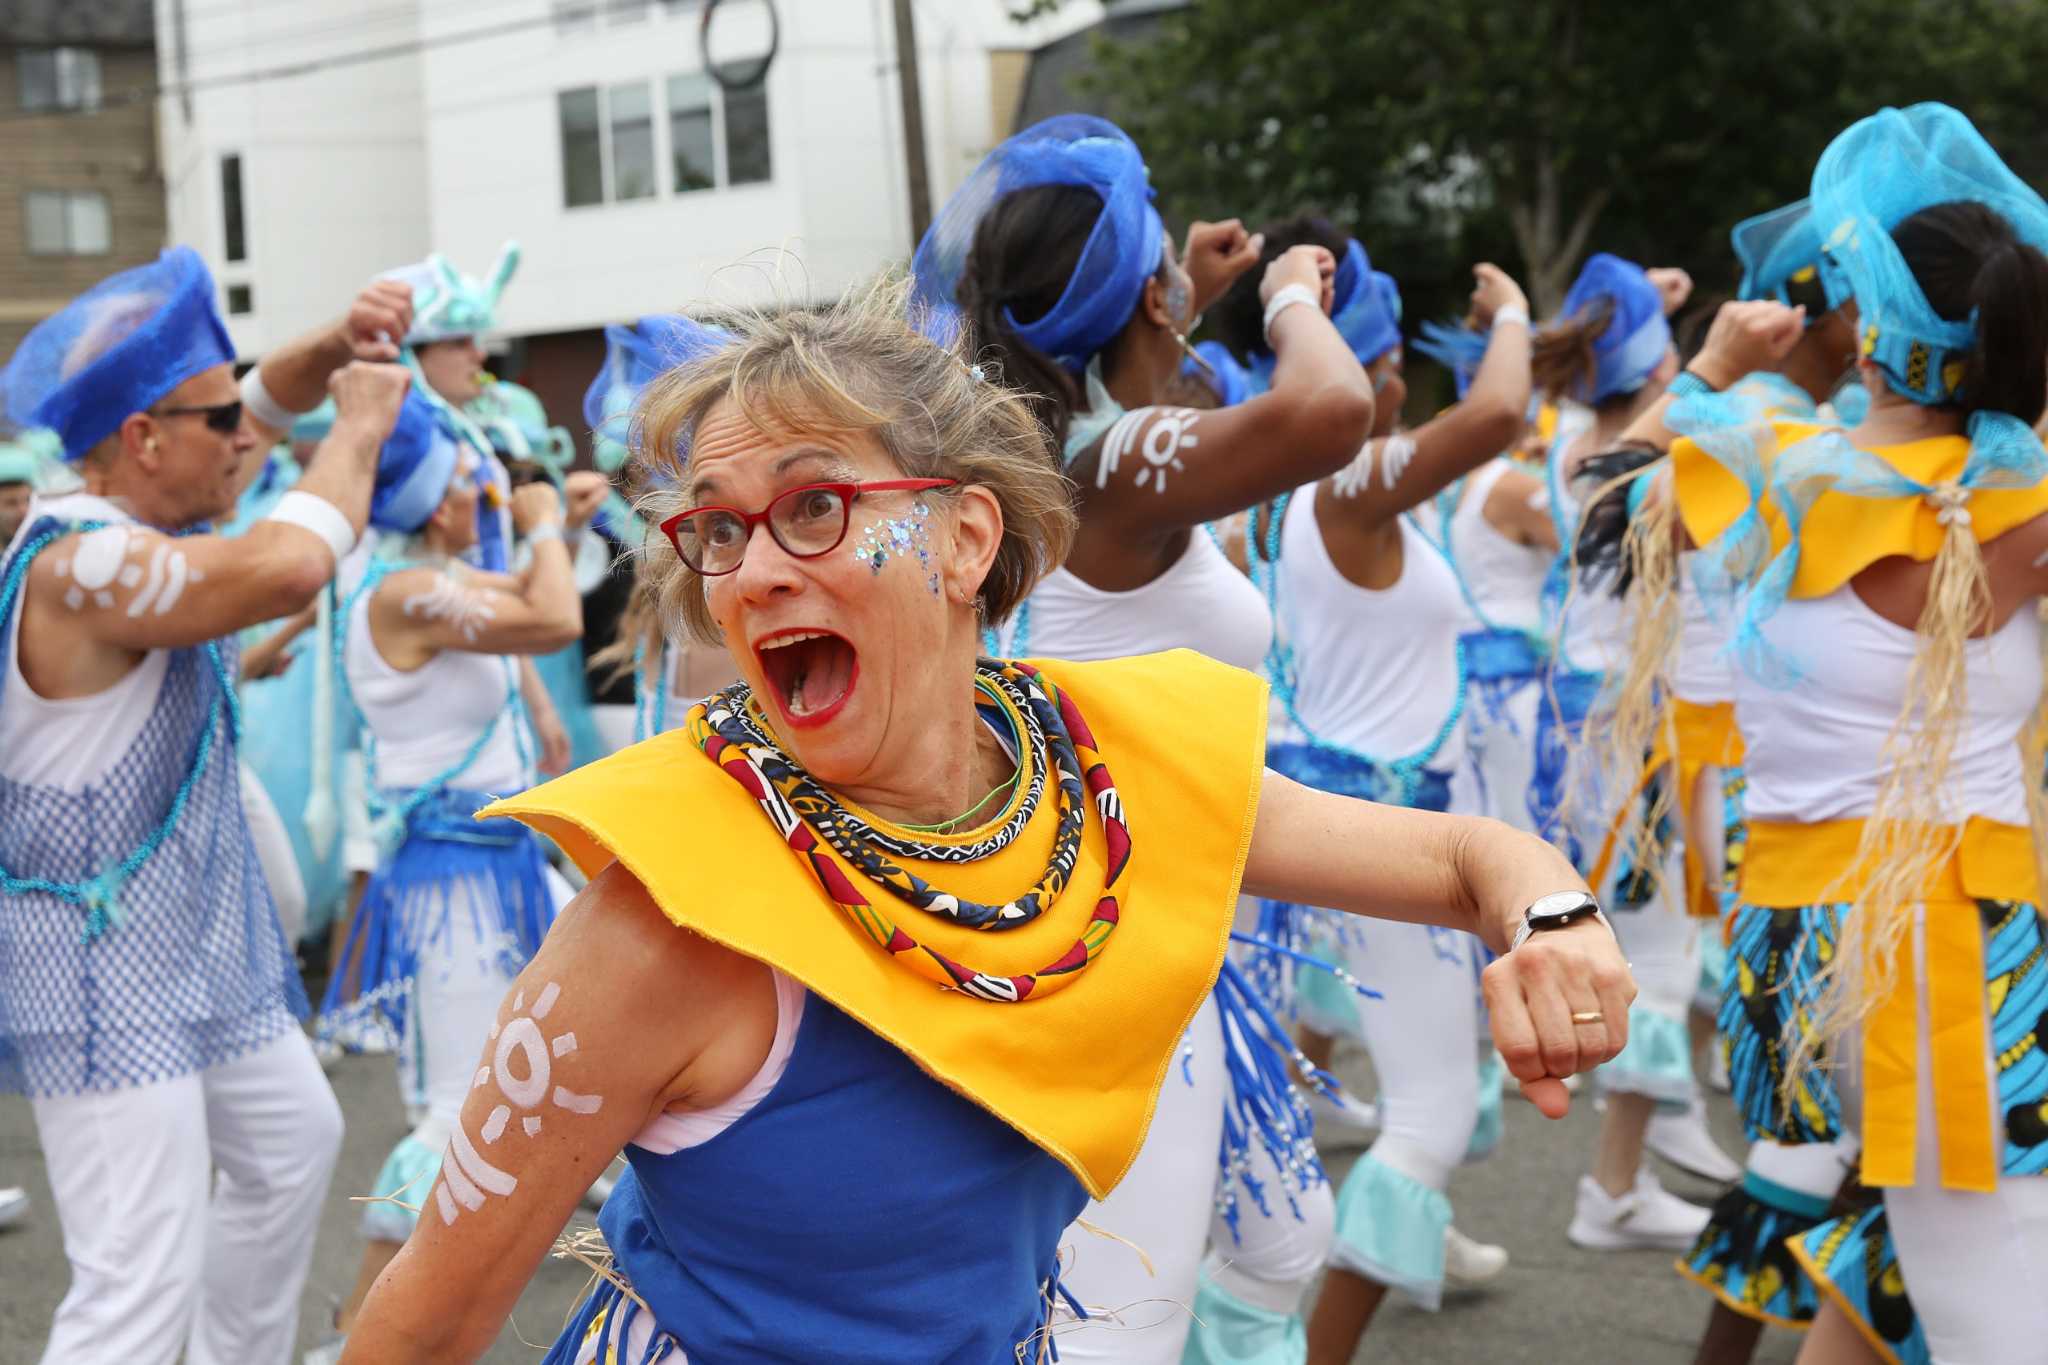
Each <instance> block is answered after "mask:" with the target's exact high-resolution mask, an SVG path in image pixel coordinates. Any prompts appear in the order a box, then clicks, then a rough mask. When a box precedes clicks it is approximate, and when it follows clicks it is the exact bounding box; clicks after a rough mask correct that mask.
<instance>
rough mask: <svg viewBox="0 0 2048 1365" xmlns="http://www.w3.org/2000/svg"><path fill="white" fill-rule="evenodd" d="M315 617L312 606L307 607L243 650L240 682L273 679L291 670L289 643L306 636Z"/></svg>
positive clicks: (314, 610)
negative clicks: (252, 679)
mask: <svg viewBox="0 0 2048 1365" xmlns="http://www.w3.org/2000/svg"><path fill="white" fill-rule="evenodd" d="M316 614H317V613H316V609H315V608H314V607H308V608H306V609H305V610H304V611H301V612H300V613H299V614H298V615H296V616H293V617H291V618H290V619H289V620H287V621H286V622H285V623H284V624H283V625H281V626H279V627H278V628H277V629H276V630H273V631H271V632H270V634H268V635H266V636H264V637H263V638H262V639H261V640H258V641H257V642H256V643H255V644H253V645H251V646H249V647H248V648H247V649H245V650H243V651H242V669H241V673H242V681H243V682H247V681H249V680H250V679H251V678H269V677H274V676H276V675H277V674H280V673H282V672H284V671H285V669H287V668H289V667H291V662H292V661H291V656H290V655H289V654H288V653H287V652H286V651H287V650H288V649H289V648H290V647H291V643H292V641H294V640H296V639H298V638H299V637H300V636H301V635H303V634H305V633H306V628H307V627H308V626H311V625H312V624H313V619H314V617H315V615H316Z"/></svg>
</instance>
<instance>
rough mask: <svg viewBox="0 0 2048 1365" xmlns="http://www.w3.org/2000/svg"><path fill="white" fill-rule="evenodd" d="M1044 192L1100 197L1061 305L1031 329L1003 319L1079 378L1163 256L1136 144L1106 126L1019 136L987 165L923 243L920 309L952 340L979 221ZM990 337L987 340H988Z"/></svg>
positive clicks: (1088, 118)
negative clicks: (1049, 188)
mask: <svg viewBox="0 0 2048 1365" xmlns="http://www.w3.org/2000/svg"><path fill="white" fill-rule="evenodd" d="M1041 185H1079V186H1082V187H1084V188H1086V189H1089V190H1092V191H1094V192H1095V194H1096V195H1097V196H1098V197H1100V198H1101V200H1102V213H1101V215H1100V216H1099V217H1098V218H1097V219H1096V220H1095V226H1094V228H1093V229H1092V230H1091V231H1090V232H1089V234H1088V241H1087V244H1086V245H1085V246H1083V248H1082V250H1081V256H1080V260H1079V262H1078V263H1077V265H1076V266H1075V269H1074V273H1073V275H1072V276H1071V277H1070V278H1069V279H1068V281H1067V287H1066V290H1065V292H1064V293H1062V294H1061V295H1060V299H1059V302H1057V303H1055V304H1054V305H1053V306H1052V308H1051V309H1050V310H1049V311H1048V312H1047V313H1046V314H1045V315H1044V316H1043V317H1038V318H1033V319H1031V320H1030V321H1029V322H1023V321H1020V320H1018V319H1017V318H1016V317H1015V316H1014V315H1012V314H1010V313H1008V312H1007V311H1006V312H1005V314H1004V317H1005V318H1006V320H1007V321H1008V322H1009V324H1010V326H1011V328H1012V329H1013V330H1015V332H1016V333H1017V336H1018V337H1019V338H1020V339H1021V340H1023V341H1024V342H1025V343H1027V344H1028V345H1030V346H1031V347H1032V348H1033V349H1035V350H1037V351H1040V352H1042V353H1044V354H1045V355H1048V356H1051V357H1052V358H1053V359H1054V360H1055V361H1057V362H1058V363H1059V364H1060V365H1061V366H1062V367H1064V368H1065V369H1067V370H1068V371H1070V372H1072V373H1074V374H1080V373H1081V372H1082V371H1083V370H1085V369H1086V368H1087V365H1088V362H1089V360H1091V359H1092V358H1093V357H1094V356H1095V355H1096V354H1097V353H1098V352H1100V351H1101V350H1102V348H1103V347H1105V346H1107V345H1108V344H1109V343H1110V341H1111V339H1113V338H1114V337H1115V336H1116V334H1117V333H1118V332H1120V331H1122V330H1123V328H1124V325H1125V324H1126V323H1128V322H1129V321H1130V319H1131V314H1132V313H1133V312H1135V311H1136V310H1137V307H1138V300H1139V299H1140V298H1141V297H1142V296H1143V293H1144V289H1145V281H1146V280H1147V279H1149V278H1151V276H1152V275H1153V274H1155V273H1156V272H1157V271H1158V269H1159V266H1160V262H1161V261H1162V260H1164V259H1165V253H1166V228H1165V225H1164V224H1163V223H1161V222H1160V219H1159V211H1158V210H1157V209H1155V208H1154V207H1153V206H1152V186H1151V182H1150V178H1149V176H1148V173H1147V172H1146V170H1145V159H1144V157H1143V156H1141V155H1140V154H1139V152H1138V145H1137V144H1136V143H1135V142H1132V141H1131V139H1130V138H1129V137H1128V136H1127V135H1126V134H1125V133H1124V131H1123V129H1121V128H1119V127H1117V126H1116V125H1115V124H1114V123H1111V122H1110V121H1109V120H1107V119H1100V118H1095V117H1093V116H1092V115H1088V114H1061V115H1059V116H1057V117H1055V118H1049V119H1047V120H1045V121H1044V122H1043V123H1038V124H1034V125H1032V126H1031V127H1029V128H1026V129H1025V130H1024V131H1023V132H1021V133H1018V134H1017V135H1015V136H1014V137H1012V138H1010V139H1009V140H1008V141H1006V142H1004V143H1003V144H1002V145H1001V146H999V147H997V148H996V149H995V150H994V151H992V152H990V153H989V154H988V155H987V156H986V157H984V158H983V159H982V162H981V164H980V165H979V166H977V167H975V169H974V173H973V174H972V175H970V176H968V177H967V183H966V184H964V185H962V186H961V187H960V188H959V190H957V191H956V192H955V193H954V195H953V197H952V198H951V199H949V200H948V201H947V202H946V207H945V208H944V210H942V211H941V212H940V214H939V216H938V218H937V219H936V220H935V221H934V222H933V223H932V225H931V228H930V230H929V231H927V232H926V233H925V235H924V240H923V241H922V242H920V243H918V247H917V255H916V257H915V259H914V260H913V261H912V263H911V268H912V271H913V273H914V275H915V277H916V281H915V286H916V287H915V292H914V295H913V301H914V303H915V304H916V305H917V306H918V307H919V308H920V310H922V311H923V312H924V313H925V314H926V318H927V325H928V327H929V328H931V329H934V331H935V333H936V334H937V335H940V336H950V333H951V330H952V329H953V328H955V327H957V326H958V324H959V289H960V275H961V272H962V271H963V270H964V269H965V268H966V264H967V256H968V252H969V251H970V250H971V249H972V248H973V246H974V237H975V233H976V231H977V230H978V229H979V228H980V226H981V221H982V219H983V218H984V217H986V216H987V215H988V214H989V213H990V212H991V211H992V210H994V209H995V208H996V207H997V206H998V205H999V204H1001V202H1002V200H1003V199H1004V197H1005V196H1007V195H1011V194H1014V193H1016V192H1017V191H1019V190H1027V189H1034V188H1036V187H1038V186H1041ZM983 340H986V338H983Z"/></svg>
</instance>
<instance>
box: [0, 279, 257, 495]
mask: <svg viewBox="0 0 2048 1365" xmlns="http://www.w3.org/2000/svg"><path fill="white" fill-rule="evenodd" d="M214 294H215V290H214V284H213V276H212V275H211V274H209V273H208V272H207V269H206V264H205V262H203V261H201V260H200V259H199V256H198V253H196V252H194V251H193V250H192V249H191V248H190V247H183V246H174V247H172V248H170V249H169V250H167V251H165V252H164V253H163V254H162V255H161V256H159V257H157V259H156V260H154V261H151V262H150V263H149V264H148V265H139V266H136V267H135V268H134V269H132V270H124V271H122V272H121V273H120V274H118V275H111V276H109V277H108V278H106V279H104V280H101V281H100V282H99V283H98V284H96V285H94V286H93V287H92V288H91V289H88V290H86V291H85V293H83V294H80V295H79V296H78V297H77V298H75V299H73V300H72V301H71V302H70V303H68V304H66V305H65V306H64V308H63V310H62V311H61V312H59V313H58V314H57V315H56V316H54V317H51V318H47V319H45V320H44V321H42V322H39V323H37V324H36V326H35V329H34V330H33V331H31V332H30V333H29V334H28V335H27V336H26V337H24V338H22V342H21V345H20V346H19V347H17V348H16V349H15V352H14V357H13V359H11V360H9V361H8V362H7V368H6V370H5V371H4V372H0V395H4V398H5V401H6V408H7V418H8V420H9V421H11V422H13V423H14V424H15V425H17V426H23V427H48V428H49V429H51V430H52V431H55V432H56V433H57V436H58V438H59V439H60V440H61V441H62V442H63V447H64V458H65V459H67V460H76V459H78V458H80V457H81V456H83V455H84V454H85V453H86V452H87V451H89V450H91V449H92V448H93V447H94V446H96V445H98V444H99V443H100V442H101V441H104V440H105V439H106V438H107V437H109V436H111V435H113V434H114V432H115V431H116V430H118V429H119V427H120V425H121V423H122V422H123V421H124V420H125V419H126V418H127V417H128V416H129V415H130V414H132V413H137V412H141V411H143V410H144V409H146V408H148V407H149V406H150V405H151V404H153V403H156V402H158V401H159V400H161V399H162V398H163V396H164V395H165V394H167V393H169V392H170V391H171V390H172V389H175V388H177V387H178V385H180V384H182V383H184V382H185V381H186V380H188V379H190V378H192V377H193V376H194V375H197V374H203V373H204V372H206V371H207V370H210V369H213V368H215V367H216V366H220V365H228V364H232V363H233V362H234V359H235V346H234V342H233V341H231V340H230V339H229V337H228V329H227V326H226V324H224V323H223V322H222V321H221V318H220V311H219V309H218V308H216V307H215V305H214Z"/></svg>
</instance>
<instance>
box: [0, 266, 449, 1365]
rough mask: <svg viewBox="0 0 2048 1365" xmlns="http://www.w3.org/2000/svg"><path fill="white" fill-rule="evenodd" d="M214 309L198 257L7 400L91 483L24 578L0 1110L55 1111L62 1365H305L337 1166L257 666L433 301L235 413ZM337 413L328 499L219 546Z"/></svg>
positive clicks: (0, 902) (256, 377)
mask: <svg viewBox="0 0 2048 1365" xmlns="http://www.w3.org/2000/svg"><path fill="white" fill-rule="evenodd" d="M215 293H216V291H215V286H214V282H213V280H212V278H211V277H210V276H209V275H208V273H207V271H206V267H205V266H204V265H203V264H202V263H201V262H200V260H199V258H198V257H197V256H196V255H195V254H193V253H192V252H191V251H190V250H188V249H185V248H173V249H172V250H169V251H166V252H165V253H164V254H163V256H162V257H161V258H160V259H159V260H157V261H156V262H154V263H152V264H149V265H145V266H141V267H138V268H136V269H134V270H130V271H125V272H123V273H121V274H119V275H116V276H114V277H112V278H110V279H108V280H106V281H103V282H102V283H101V284H99V285H98V286H96V287H95V288H93V289H92V290H90V291H88V292H87V293H86V294H84V295H82V296H81V297H79V298H78V299H76V300H74V301H73V302H72V303H71V304H70V305H68V306H67V307H66V308H65V309H63V310H62V311H61V312H60V313H58V314H57V315H56V316H55V317H52V318H50V319H49V320H47V321H45V322H43V323H42V324H40V325H39V326H37V327H36V328H35V330H33V331H32V332H30V333H29V335H28V336H27V337H26V338H25V339H24V340H23V342H22V344H21V346H20V347H19V349H18V350H17V351H16V352H15V354H14V356H13V358H12V359H11V360H10V361H9V363H8V365H7V368H6V370H5V371H4V373H0V397H4V400H5V404H6V410H7V411H6V415H7V417H8V418H9V420H11V421H14V422H16V423H19V424H22V425H34V426H44V427H49V428H51V429H52V430H54V431H55V432H56V433H57V435H58V437H59V438H60V439H61V440H62V442H63V451H64V458H65V460H66V461H67V462H68V463H70V464H71V465H72V466H73V468H74V469H75V470H76V472H77V474H78V476H79V478H80V480H81V481H82V482H83V485H84V488H83V491H81V492H74V493H69V494H65V495H62V496H58V497H53V498H47V499H38V500H37V501H36V502H35V503H34V504H33V505H32V506H31V508H30V510H29V514H28V520H27V524H26V525H25V526H24V527H23V528H22V530H21V531H20V532H19V533H18V534H17V535H16V537H15V538H14V540H13V543H12V544H11V545H10V546H9V547H8V549H7V551H6V553H5V555H4V556H0V651H4V655H0V668H4V671H0V1091H15V1092H22V1093H25V1094H27V1095H28V1096H29V1097H30V1099H31V1101H32V1103H33V1107H34V1112H35V1118H36V1126H37V1130H38V1132H39V1134H40V1136H41V1141H42V1147H43V1154H44V1159H45V1163H46V1166H47V1168H48V1173H49V1179H50V1186H51V1190H52V1193H53V1194H54V1196H55V1202H56V1206H57V1213H58V1217H59V1219H60V1221H61V1222H62V1224H63V1231H64V1247H65V1253H66V1255H67V1256H68V1258H69V1259H70V1261H71V1270H72V1278H71V1286H70V1289H69V1291H68V1292H67V1293H66V1295H65V1297H64V1300H63V1302H62V1303H61V1304H60V1305H59V1306H58V1309H57V1312H56V1317H55V1320H54V1322H53V1323H52V1325H51V1332H50V1339H49V1344H48V1346H47V1348H46V1354H45V1356H44V1359H45V1360H50V1361H57V1360H78V1361H102V1360H123V1361H169V1360H172V1359H175V1358H177V1357H178V1355H179V1354H180V1352H181V1351H182V1352H183V1355H184V1359H186V1360H187V1361H189V1362H192V1363H193V1365H212V1363H213V1362H226V1361H236V1362H261V1363H263V1365H281V1362H283V1361H285V1360H287V1359H288V1358H289V1357H290V1354H291V1351H292V1347H293V1343H294V1340H295V1336H296V1328H297V1317H298V1301H299V1295H300V1290H301V1287H302V1286H303V1283H304V1280H305V1275H306V1270H307V1267H308V1264H309V1262H310V1259H311V1255H312V1243H313V1235H314V1231H315V1228H316V1227H317V1224H318V1219H317V1210H318V1207H319V1204H320V1202H321V1200H322V1199H323V1198H324V1197H325V1194H326V1190H327V1183H328V1178H329V1176H330V1174H331V1173H332V1169H333V1163H334V1158H335V1154H336V1152H337V1150H338V1148H339V1145H340V1140H341V1114H340V1111H339V1109H338V1107H337V1106H336V1104H335V1101H334V1096H333V1093H332V1091H331V1090H329V1088H328V1086H327V1083H326V1080H325V1078H324V1077H323V1076H322V1074H321V1071H320V1067H319V1064H318V1063H317V1062H316V1061H315V1060H314V1058H313V1055H312V1051H311V1049H310V1047H309V1046H308V1044H307V1042H306V1039H305V1036H304V1035H303V1034H302V1033H301V1032H300V1031H299V1029H298V1028H297V1027H296V1025H295V1023H294V1019H293V1015H294V1013H303V1012H304V1009H305V997H304V993H303V990H302V988H301V987H300V984H299V981H298V975H297V972H296V970H295V967H294V964H293V961H292V956H291V953H290V950H289V945H287V944H286V943H285V941H284V935H283V933H282V931H281V929H280V928H279V926H278V921H277V912H276V909H275V906H274V904H273V902H272V900H271V896H270V892H269V890H268V889H267V886H266V883H265V881H264V878H263V875H262V872H261V869H260V866H259V864H258V861H257V857H256V853H255V850H254V847H253V845H252V842H251V839H250V834H249V827H248V821H247V818H246V817H245V816H244V814H243V809H242V803H241V799H240V794H239V788H238V782H237V775H236V766H237V765H236V755H235V749H236V745H237V739H238V728H239V715H238V710H237V706H236V702H235V696H234V677H235V664H236V656H237V649H236V644H235V638H234V637H235V633H236V632H237V631H239V630H241V629H242V628H243V627H246V626H252V625H256V624H259V623H261V622H265V621H270V620H275V619H277V618H280V617H284V616H289V615H291V614H293V613H295V612H297V611H299V610H301V609H302V608H304V607H305V606H306V605H307V604H309V603H310V602H311V601H312V600H313V599H314V596H315V595H316V594H317V593H318V592H319V591H320V590H321V588H322V587H323V586H324V585H325V584H326V582H327V581H328V579H329V578H330V577H331V576H332V574H333V573H334V570H335V567H336V565H337V564H338V563H339V562H340V560H341V559H342V558H343V557H344V556H345V555H346V554H347V553H348V552H349V550H350V549H351V548H352V546H353V545H354V543H355V541H356V539H357V538H358V536H359V535H360V533H361V530H362V527H363V524H364V520H365V516H366V514H367V510H368V504H369V500H370V493H371V488H372V485H373V482H374V480H375V477H376V472H377V462H378V453H379V450H380V447H381V446H382V444H383V441H384V438H385V436H386V435H387V434H388V433H389V432H390V430H391V427H392V423H393V421H394V420H395V417H396V414H397V412H398V407H399V404H400V402H401V401H402V399H403V397H404V395H405V391H406V388H407V384H408V379H409V376H408V375H407V374H406V372H405V371H404V370H403V369H401V368H399V367H398V366H396V365H389V364H376V363H366V362H370V361H375V360H380V359H381V360H389V359H392V358H394V356H395V348H394V347H393V346H392V344H391V343H390V341H389V340H388V338H390V337H392V336H399V335H403V333H404V331H405V328H406V325H407V323H408V321H409V314H410V299H409V296H408V295H407V294H406V293H405V292H404V291H403V290H400V289H396V288H394V287H391V286H388V285H386V286H373V287H372V288H371V289H369V290H366V291H365V292H364V293H363V294H362V295H361V296H360V297H359V298H358V299H357V300H356V301H355V303H354V305H353V306H352V308H351V310H350V312H349V314H348V316H347V317H346V318H345V319H344V320H343V321H341V322H339V323H337V324H335V325H333V326H330V327H326V328H322V329H320V330H319V331H318V332H315V333H313V334H310V335H308V336H306V337H303V338H301V339H299V340H298V341H295V342H293V343H291V344H289V345H287V346H284V347H281V348H279V349H278V350H277V351H276V352H275V353H274V354H272V355H270V356H268V357H266V358H265V360H264V361H263V363H262V364H261V365H260V366H259V367H258V368H257V369H255V370H253V371H251V372H250V374H249V376H247V377H246V378H245V379H244V381H243V382H242V383H241V384H240V385H239V386H238V385H237V383H236V381H235V378H234V368H233V361H234V350H233V346H232V343H231V342H230V340H229V338H228V335H227V331H226V328H225V327H224V326H223V325H222V323H221V320H220V316H219V314H218V312H217V310H216V308H215V303H214V299H215ZM358 358H360V360H359V359H358ZM323 391H331V392H332V394H333V395H334V398H335V403H336V408H337V417H336V421H335V425H334V428H333V430H332V432H331V433H330V434H329V436H328V438H327V440H326V441H325V442H324V443H323V446H322V449H321V452H320V454H319V455H318V457H317V458H316V459H315V460H314V462H313V467H312V469H311V470H310V472H308V473H307V475H306V476H305V477H304V478H303V479H302V480H300V482H299V484H298V486H297V487H296V488H295V489H294V490H293V491H291V492H290V493H287V494H286V495H285V496H284V498H283V499H281V500H280V501H279V502H278V504H277V506H276V508H275V509H274V510H273V511H272V513H271V514H270V515H269V516H268V517H266V518H265V519H264V520H262V521H260V522H258V523H256V525H255V526H253V527H252V528H250V529H249V530H248V531H246V532H244V533H243V534H241V535H239V536H236V537H234V538H232V539H228V538H223V537H219V536H214V535H210V534H206V530H207V526H208V523H209V522H211V521H213V520H215V519H217V518H220V517H223V516H225V515H226V514H227V513H228V512H229V511H230V510H231V509H232V508H233V506H234V504H235V501H236V498H237V497H238V496H239V495H240V493H241V491H242V489H243V488H244V486H245V485H246V483H247V482H248V480H249V479H250V478H251V477H253V476H254V474H255V473H256V471H257V470H258V469H259V468H260V467H261V463H262V462H261V458H260V454H259V452H260V451H261V450H262V449H264V448H267V446H268V445H269V444H270V443H271V442H273V441H275V440H276V439H277V438H278V437H279V436H280V435H282V433H283V429H284V428H285V427H287V426H289V425H290V421H291V415H292V413H293V412H294V411H295V410H302V409H309V408H312V407H313V406H315V404H316V403H317V402H318V401H319V399H320V397H321V395H322V393H323Z"/></svg>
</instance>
